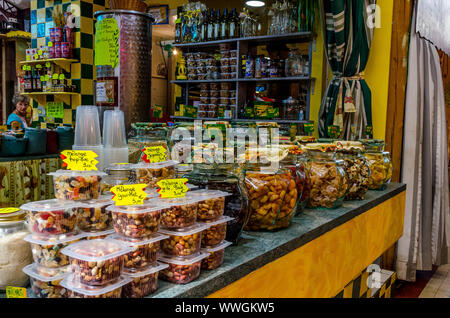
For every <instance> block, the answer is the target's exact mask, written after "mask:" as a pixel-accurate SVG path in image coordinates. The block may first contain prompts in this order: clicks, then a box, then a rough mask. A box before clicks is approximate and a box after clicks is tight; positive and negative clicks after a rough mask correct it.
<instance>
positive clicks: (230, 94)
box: [228, 90, 236, 98]
mask: <svg viewBox="0 0 450 318" xmlns="http://www.w3.org/2000/svg"><path fill="white" fill-rule="evenodd" d="M228 96H229V97H230V98H235V97H236V91H235V90H229V91H228Z"/></svg>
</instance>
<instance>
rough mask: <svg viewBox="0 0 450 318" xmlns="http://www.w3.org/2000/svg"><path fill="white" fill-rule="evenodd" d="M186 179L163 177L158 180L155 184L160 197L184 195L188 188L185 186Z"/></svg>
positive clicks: (180, 196) (179, 196)
mask: <svg viewBox="0 0 450 318" xmlns="http://www.w3.org/2000/svg"><path fill="white" fill-rule="evenodd" d="M186 182H188V179H186V178H182V179H165V180H161V181H158V182H157V183H156V184H157V185H158V187H160V189H158V193H159V196H160V197H161V198H182V197H184V196H185V195H186V192H187V191H188V190H189V188H188V187H187V186H186Z"/></svg>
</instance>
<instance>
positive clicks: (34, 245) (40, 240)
mask: <svg viewBox="0 0 450 318" xmlns="http://www.w3.org/2000/svg"><path fill="white" fill-rule="evenodd" d="M84 236H85V234H84V233H81V232H73V233H68V234H61V235H55V236H51V237H48V236H42V235H37V234H29V235H27V236H26V237H25V238H24V240H25V241H27V242H29V243H30V244H31V252H32V254H33V260H34V262H35V263H36V264H38V265H40V266H45V267H47V268H59V267H61V266H67V265H69V264H70V262H69V258H68V257H67V256H66V255H64V254H62V253H61V250H62V249H63V248H64V247H66V246H68V245H69V244H71V243H75V242H77V241H79V240H81V239H83V238H84Z"/></svg>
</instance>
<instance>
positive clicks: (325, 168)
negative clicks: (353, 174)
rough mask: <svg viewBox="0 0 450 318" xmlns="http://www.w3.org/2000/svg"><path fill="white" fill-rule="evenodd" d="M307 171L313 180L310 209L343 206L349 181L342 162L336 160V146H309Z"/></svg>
mask: <svg viewBox="0 0 450 318" xmlns="http://www.w3.org/2000/svg"><path fill="white" fill-rule="evenodd" d="M305 149H306V150H307V154H308V163H307V170H308V173H309V176H310V178H311V192H310V195H309V200H308V207H310V208H318V207H323V208H336V207H339V206H341V205H342V202H343V200H344V197H345V194H346V191H347V180H346V178H345V172H344V169H343V163H342V161H339V160H336V152H335V150H336V145H332V144H309V145H307V146H305Z"/></svg>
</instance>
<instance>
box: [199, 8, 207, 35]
mask: <svg viewBox="0 0 450 318" xmlns="http://www.w3.org/2000/svg"><path fill="white" fill-rule="evenodd" d="M201 17H202V18H201V22H200V42H205V41H206V40H207V29H208V12H206V11H204V12H202V15H201Z"/></svg>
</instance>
